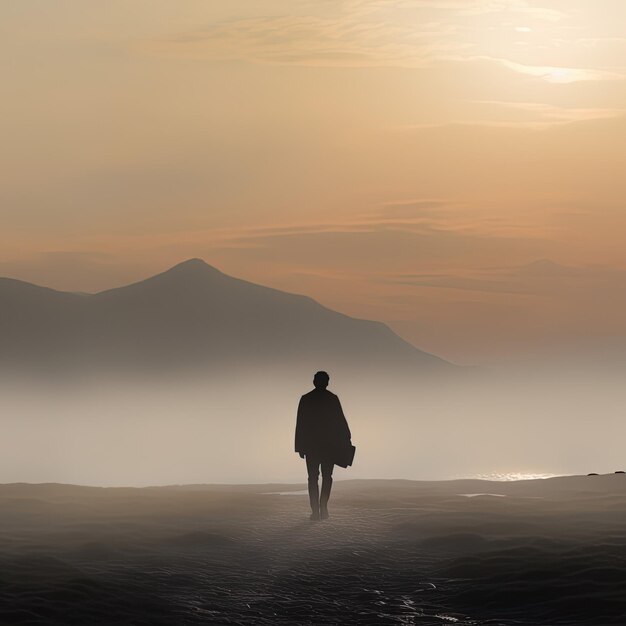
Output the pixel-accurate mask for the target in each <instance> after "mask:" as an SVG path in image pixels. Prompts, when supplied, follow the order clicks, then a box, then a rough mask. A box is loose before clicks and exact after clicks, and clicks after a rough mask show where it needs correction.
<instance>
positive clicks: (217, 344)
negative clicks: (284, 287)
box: [0, 258, 452, 370]
mask: <svg viewBox="0 0 626 626" xmlns="http://www.w3.org/2000/svg"><path fill="white" fill-rule="evenodd" d="M0 305H1V307H0V341H1V342H2V343H3V344H4V346H5V350H4V351H3V355H1V356H0V360H3V361H4V362H5V364H6V363H11V362H13V363H21V364H24V365H28V364H29V363H30V364H35V365H38V364H47V365H48V366H57V365H58V366H61V367H63V366H68V367H70V366H78V367H100V366H104V367H111V366H113V367H124V366H125V365H129V366H132V367H135V368H139V369H142V368H146V367H148V368H151V367H166V368H167V367H174V368H176V367H184V366H193V367H196V366H199V365H200V366H214V367H237V365H238V364H239V365H241V364H246V365H248V364H254V363H257V364H258V363H265V364H268V363H270V364H279V363H292V362H294V363H295V362H311V363H313V362H314V363H328V364H329V367H330V366H337V365H343V366H349V367H357V366H358V367H363V366H365V364H368V363H369V364H371V365H373V366H376V365H379V366H380V365H388V366H390V367H391V366H398V367H409V368H412V367H415V368H417V369H422V370H423V369H433V368H442V367H444V368H445V367H448V366H449V367H452V365H451V364H448V363H447V362H445V361H443V360H442V359H439V358H438V357H436V356H434V355H430V354H428V353H426V352H423V351H421V350H419V349H418V348H416V347H414V346H412V345H411V344H409V343H408V342H406V341H404V340H403V339H401V338H400V337H399V336H398V335H396V334H395V333H394V332H393V331H392V330H391V329H390V328H389V327H388V326H386V325H385V324H383V323H382V322H376V321H372V320H363V319H358V318H354V317H350V316H348V315H345V314H343V313H340V312H337V311H333V310H332V309H329V308H327V307H325V306H324V305H322V304H320V303H319V302H317V301H316V300H314V299H313V298H310V297H309V296H305V295H298V294H293V293H289V292H285V291H281V290H278V289H274V288H272V287H266V286H263V285H258V284H256V283H252V282H249V281H246V280H243V279H239V278H235V277H232V276H229V275H227V274H225V273H223V272H222V271H220V270H219V269H217V268H215V267H213V266H211V265H209V264H208V263H206V262H204V261H203V260H202V259H198V258H194V259H188V260H186V261H183V262H181V263H178V264H176V265H174V266H173V267H171V268H169V269H167V270H165V271H164V272H161V273H158V274H155V275H153V276H149V277H148V278H145V279H143V280H140V281H137V282H134V283H130V284H128V285H123V286H120V287H115V288H112V289H107V290H103V291H100V292H97V293H93V294H75V293H72V292H65V291H58V290H54V289H50V288H48V287H43V286H39V285H33V284H31V283H27V282H25V281H18V280H16V279H0ZM2 357H4V358H2Z"/></svg>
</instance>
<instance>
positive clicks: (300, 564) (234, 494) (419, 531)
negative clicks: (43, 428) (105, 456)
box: [0, 475, 626, 626]
mask: <svg viewBox="0 0 626 626" xmlns="http://www.w3.org/2000/svg"><path fill="white" fill-rule="evenodd" d="M299 489H302V485H294V486H288V485H262V486H229V487H218V486H192V487H164V488H146V489H99V488H88V487H75V486H66V485H22V484H17V485H2V486H0V506H1V507H2V516H1V518H0V529H1V533H0V623H2V624H10V623H22V624H44V623H45V624H169V625H171V624H246V625H247V624H303V625H304V624H417V625H429V624H452V623H455V624H459V625H462V624H503V625H505V624H511V625H512V624H524V625H526V624H527V625H529V626H549V625H551V624H555V625H556V624H568V625H575V624H588V625H593V626H602V625H604V624H607V625H608V624H621V625H623V624H626V476H624V475H611V476H593V477H569V478H553V479H548V480H533V481H519V482H510V483H501V482H489V481H479V480H471V481H452V482H442V483H435V482H411V481H345V482H339V483H336V485H335V490H334V493H333V498H332V500H331V504H332V505H333V506H332V508H331V515H332V518H331V519H330V520H328V521H324V522H310V521H309V520H308V511H307V498H306V496H305V495H301V494H300V495H280V493H284V492H286V491H290V490H299ZM268 492H269V493H268ZM463 494H472V497H467V495H463ZM476 494H478V495H476ZM480 494H489V495H480ZM503 496H504V497H503Z"/></svg>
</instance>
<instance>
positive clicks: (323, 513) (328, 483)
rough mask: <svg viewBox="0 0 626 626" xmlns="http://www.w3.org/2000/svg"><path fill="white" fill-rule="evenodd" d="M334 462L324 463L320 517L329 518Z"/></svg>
mask: <svg viewBox="0 0 626 626" xmlns="http://www.w3.org/2000/svg"><path fill="white" fill-rule="evenodd" d="M334 467H335V464H334V463H331V462H323V463H322V493H321V495H320V517H321V518H322V519H328V499H329V498H330V490H331V489H332V486H333V468H334Z"/></svg>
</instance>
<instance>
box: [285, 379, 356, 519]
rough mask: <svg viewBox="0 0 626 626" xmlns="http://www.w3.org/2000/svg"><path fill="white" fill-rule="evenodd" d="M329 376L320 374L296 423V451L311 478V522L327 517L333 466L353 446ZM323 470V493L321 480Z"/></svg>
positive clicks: (303, 402)
mask: <svg viewBox="0 0 626 626" xmlns="http://www.w3.org/2000/svg"><path fill="white" fill-rule="evenodd" d="M329 380H330V377H329V376H328V374H327V373H326V372H317V373H316V374H315V376H314V378H313V384H314V385H315V389H313V391H309V393H306V394H304V395H303V396H302V398H300V404H299V405H298V419H297V422H296V452H298V453H299V454H300V457H301V458H305V457H306V468H307V472H308V475H309V500H310V502H311V519H312V520H317V519H320V518H321V519H327V518H328V499H329V498H330V490H331V487H332V485H333V467H334V465H335V460H336V459H337V458H338V455H340V454H341V452H342V451H343V450H345V448H346V447H347V446H350V439H351V435H350V429H349V428H348V422H347V421H346V418H345V416H344V414H343V409H342V408H341V403H340V402H339V398H338V397H337V396H336V395H335V394H334V393H331V392H330V391H328V390H327V389H326V387H328V382H329ZM320 466H321V468H322V492H321V494H320V492H319V487H318V482H317V481H318V478H319V475H320Z"/></svg>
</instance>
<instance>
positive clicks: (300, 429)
mask: <svg viewBox="0 0 626 626" xmlns="http://www.w3.org/2000/svg"><path fill="white" fill-rule="evenodd" d="M303 404H304V403H303V402H302V398H300V402H299V403H298V414H297V417H296V441H295V450H296V452H297V453H298V454H299V455H300V456H301V457H302V458H304V410H303Z"/></svg>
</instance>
